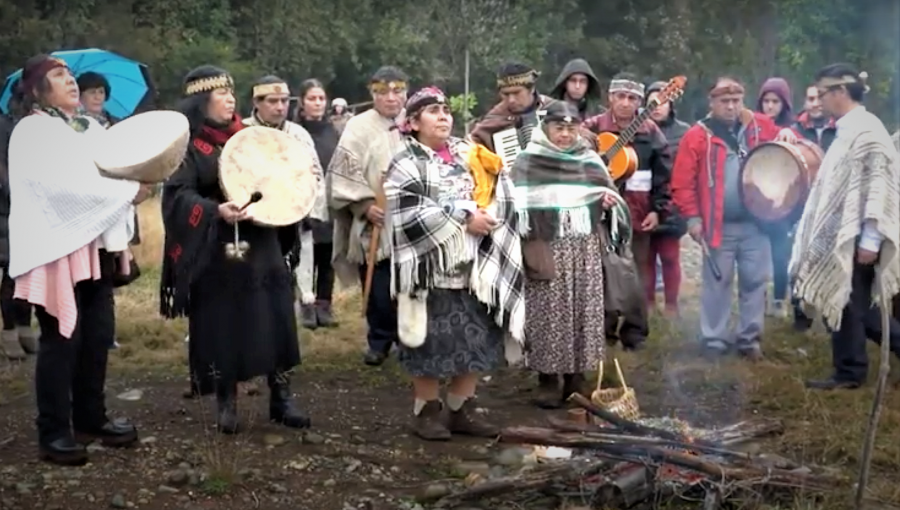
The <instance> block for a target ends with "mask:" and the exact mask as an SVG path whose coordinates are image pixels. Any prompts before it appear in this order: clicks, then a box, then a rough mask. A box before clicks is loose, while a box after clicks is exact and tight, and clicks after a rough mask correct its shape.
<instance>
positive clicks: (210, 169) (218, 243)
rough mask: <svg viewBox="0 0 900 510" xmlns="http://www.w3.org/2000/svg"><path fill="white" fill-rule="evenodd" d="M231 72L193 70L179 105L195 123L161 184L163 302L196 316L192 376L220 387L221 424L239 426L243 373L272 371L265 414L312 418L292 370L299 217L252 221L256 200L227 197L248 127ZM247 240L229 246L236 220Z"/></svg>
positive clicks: (207, 388) (296, 359) (297, 421)
mask: <svg viewBox="0 0 900 510" xmlns="http://www.w3.org/2000/svg"><path fill="white" fill-rule="evenodd" d="M233 89H234V82H233V80H232V78H231V76H230V75H229V74H228V73H227V72H226V71H224V70H222V69H219V68H216V67H213V66H201V67H198V68H197V69H194V70H193V71H191V72H190V73H188V75H187V77H186V78H185V82H184V95H185V97H184V100H183V101H182V103H181V105H180V108H179V109H180V110H181V112H182V113H184V114H185V116H187V118H188V120H189V121H190V126H191V142H190V144H189V146H188V152H187V155H186V157H185V159H184V162H183V163H182V165H181V168H179V169H178V171H176V172H175V174H174V175H172V177H171V178H170V179H169V180H168V181H167V182H166V185H165V187H164V189H163V199H162V200H163V201H162V209H163V222H164V224H165V227H166V242H165V258H164V261H163V274H162V282H161V287H162V288H161V312H162V313H163V315H165V316H166V317H169V318H174V317H178V316H185V315H188V316H190V326H189V330H190V344H189V353H190V370H191V379H192V381H193V382H194V384H195V385H196V389H197V392H198V393H199V394H201V395H206V394H210V393H215V394H216V398H217V402H218V419H217V424H218V428H219V431H220V432H223V433H228V434H233V433H236V432H237V431H238V428H239V423H238V418H237V403H236V397H237V383H238V382H241V381H247V380H249V379H251V378H253V377H257V376H261V375H266V376H267V377H268V384H269V389H270V390H271V393H270V400H269V418H270V419H271V420H272V421H275V422H279V423H282V424H284V425H286V426H289V427H295V428H304V427H308V426H309V423H310V422H309V418H308V417H307V416H306V415H305V414H303V413H301V412H300V411H299V410H297V409H296V408H295V407H294V406H293V404H292V403H291V390H290V379H289V377H288V371H290V370H291V369H293V367H294V366H296V365H298V364H299V363H300V351H299V347H298V343H297V324H296V322H295V321H294V311H293V290H292V288H291V284H292V282H291V275H290V272H289V270H288V268H287V266H286V264H285V262H284V256H285V254H286V253H287V251H288V250H289V249H290V247H291V246H292V245H293V243H294V240H295V239H296V235H297V226H296V225H293V226H288V227H283V228H272V227H264V226H260V225H256V224H255V223H253V222H251V221H249V220H250V219H251V213H252V207H251V208H250V209H242V207H241V205H243V204H241V205H238V204H235V203H233V202H229V201H227V200H226V199H225V196H224V195H223V193H222V190H221V186H220V185H219V156H220V154H221V152H222V148H223V147H224V145H225V143H226V142H227V141H228V139H229V138H230V137H231V136H232V135H233V134H235V133H237V132H238V131H239V130H240V129H241V128H242V127H243V125H242V123H241V120H240V118H238V117H237V116H236V115H235V113H234V112H235V99H234V90H233ZM236 223H240V227H239V228H240V233H241V238H242V239H243V240H245V241H247V242H248V243H249V245H250V248H249V250H248V251H247V253H246V256H245V257H244V258H243V259H241V260H235V259H233V258H230V257H228V255H227V254H226V249H225V247H226V244H228V243H229V242H230V241H234V229H235V228H236V227H235V226H234V225H235V224H236Z"/></svg>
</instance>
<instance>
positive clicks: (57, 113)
mask: <svg viewBox="0 0 900 510" xmlns="http://www.w3.org/2000/svg"><path fill="white" fill-rule="evenodd" d="M35 111H36V112H40V113H45V114H47V115H49V116H51V117H56V118H57V119H62V121H63V122H65V123H66V125H67V126H69V127H70V128H72V129H74V130H75V132H76V133H84V132H85V131H87V130H88V128H89V127H90V125H91V120H90V117H89V116H88V115H87V114H86V113H85V112H84V111H83V110H81V109H78V110H76V111H75V115H73V116H71V117H69V116H68V115H66V114H65V113H64V112H63V111H62V110H60V109H59V108H54V107H52V106H45V107H43V108H40V109H38V110H35Z"/></svg>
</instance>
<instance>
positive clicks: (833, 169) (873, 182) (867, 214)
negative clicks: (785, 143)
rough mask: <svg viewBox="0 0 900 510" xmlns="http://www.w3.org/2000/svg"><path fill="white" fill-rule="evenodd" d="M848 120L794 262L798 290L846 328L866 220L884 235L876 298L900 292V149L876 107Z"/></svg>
mask: <svg viewBox="0 0 900 510" xmlns="http://www.w3.org/2000/svg"><path fill="white" fill-rule="evenodd" d="M858 108H862V107H858ZM850 115H852V116H853V117H852V118H849V116H850ZM846 121H848V122H846V123H845V125H841V127H840V130H839V131H838V138H837V139H836V140H835V141H834V143H833V144H832V145H831V147H830V148H829V150H828V153H827V154H826V155H825V159H824V161H823V162H822V167H821V168H820V170H819V173H818V176H817V178H816V180H815V183H814V184H813V187H812V190H811V191H810V196H809V199H808V200H807V202H806V208H805V209H804V211H803V217H802V218H801V220H800V223H799V225H798V227H797V234H796V240H795V242H794V248H793V253H792V256H791V263H790V275H791V277H792V278H794V279H795V282H796V283H795V288H794V292H795V296H797V297H798V298H799V299H801V300H802V301H804V302H805V303H807V304H808V305H811V306H812V307H814V308H815V309H816V310H818V311H819V312H821V313H822V315H823V316H824V319H825V321H826V323H827V324H828V325H829V326H830V327H831V328H833V329H839V328H840V327H841V314H842V313H843V310H844V308H845V307H846V306H847V304H848V302H849V300H850V291H851V277H852V274H853V264H854V259H855V257H856V249H857V244H858V238H859V236H860V234H861V232H862V225H863V223H870V224H871V225H872V226H873V227H875V228H876V229H877V231H878V233H879V234H880V235H881V236H882V237H883V241H882V244H881V251H880V254H879V258H878V261H877V263H876V274H878V275H879V277H880V278H879V282H877V284H876V285H874V286H873V290H872V293H873V296H872V299H873V300H874V302H876V303H877V302H879V300H880V296H881V294H886V297H887V298H888V299H890V298H891V297H893V296H895V295H896V294H897V293H898V291H900V258H898V256H897V248H898V244H900V169H898V165H900V156H898V154H897V150H896V149H895V148H894V147H893V146H892V142H891V138H890V136H889V135H888V133H887V131H886V130H885V129H884V126H883V125H882V123H881V121H880V120H878V118H877V117H875V116H874V115H872V114H871V113H869V112H866V111H864V110H863V111H861V112H856V111H852V112H851V113H849V114H848V118H846Z"/></svg>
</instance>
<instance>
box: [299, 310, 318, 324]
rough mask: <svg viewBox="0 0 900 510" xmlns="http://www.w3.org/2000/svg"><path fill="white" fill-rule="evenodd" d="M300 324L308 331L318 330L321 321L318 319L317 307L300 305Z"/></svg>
mask: <svg viewBox="0 0 900 510" xmlns="http://www.w3.org/2000/svg"><path fill="white" fill-rule="evenodd" d="M300 324H301V325H302V326H303V327H304V328H306V329H316V328H318V327H319V319H318V317H316V306H315V305H312V304H310V305H304V304H301V305H300Z"/></svg>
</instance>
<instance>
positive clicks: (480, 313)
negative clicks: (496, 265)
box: [398, 289, 506, 379]
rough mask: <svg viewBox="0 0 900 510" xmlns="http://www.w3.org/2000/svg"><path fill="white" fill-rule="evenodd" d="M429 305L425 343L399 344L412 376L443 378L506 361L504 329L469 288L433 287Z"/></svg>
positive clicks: (399, 352) (403, 364) (399, 356)
mask: <svg viewBox="0 0 900 510" xmlns="http://www.w3.org/2000/svg"><path fill="white" fill-rule="evenodd" d="M427 306H428V333H427V336H426V338H425V343H424V344H423V345H422V346H421V347H417V348H415V349H412V348H409V347H406V346H404V345H402V344H400V348H399V350H398V359H399V360H400V364H401V365H402V366H403V368H404V369H405V370H406V371H407V372H408V373H409V374H410V375H412V376H414V377H431V378H435V379H444V378H449V377H454V376H457V375H464V374H468V373H474V372H489V371H491V370H495V369H497V368H500V367H502V366H503V365H504V364H505V360H506V358H505V356H504V333H503V329H501V328H500V326H498V325H497V323H496V322H495V321H494V318H493V317H491V316H490V315H489V314H488V309H487V306H485V305H484V304H482V303H481V302H479V301H478V299H476V298H475V296H473V295H472V294H471V293H469V291H467V290H448V289H432V290H430V291H429V292H428V303H427Z"/></svg>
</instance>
